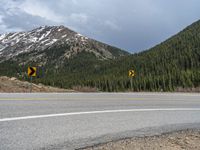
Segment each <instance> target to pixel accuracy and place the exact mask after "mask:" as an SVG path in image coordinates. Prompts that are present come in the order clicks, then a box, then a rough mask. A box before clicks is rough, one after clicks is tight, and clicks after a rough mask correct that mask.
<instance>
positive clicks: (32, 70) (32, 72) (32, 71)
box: [29, 67, 35, 76]
mask: <svg viewBox="0 0 200 150" xmlns="http://www.w3.org/2000/svg"><path fill="white" fill-rule="evenodd" d="M30 70H31V73H30V74H29V75H30V76H32V75H33V74H34V73H35V70H34V69H33V68H32V67H30Z"/></svg>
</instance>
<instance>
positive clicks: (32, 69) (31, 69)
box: [28, 67, 37, 77]
mask: <svg viewBox="0 0 200 150" xmlns="http://www.w3.org/2000/svg"><path fill="white" fill-rule="evenodd" d="M36 71H37V69H36V67H28V76H29V77H35V76H36Z"/></svg>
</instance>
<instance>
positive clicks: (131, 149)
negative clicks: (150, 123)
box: [84, 130, 200, 150]
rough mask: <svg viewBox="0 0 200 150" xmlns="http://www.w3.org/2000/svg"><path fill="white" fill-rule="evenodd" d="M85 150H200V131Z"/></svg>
mask: <svg viewBox="0 0 200 150" xmlns="http://www.w3.org/2000/svg"><path fill="white" fill-rule="evenodd" d="M84 150H200V130H186V131H178V132H173V133H167V134H163V135H160V136H151V137H140V138H139V137H138V138H132V139H125V140H121V141H117V142H109V143H107V144H102V145H98V146H95V147H90V148H85V149H84Z"/></svg>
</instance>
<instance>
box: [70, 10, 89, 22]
mask: <svg viewBox="0 0 200 150" xmlns="http://www.w3.org/2000/svg"><path fill="white" fill-rule="evenodd" d="M69 19H70V20H71V21H73V22H75V23H80V24H86V23H87V22H88V16H87V15H86V14H84V13H72V14H71V15H70V16H69Z"/></svg>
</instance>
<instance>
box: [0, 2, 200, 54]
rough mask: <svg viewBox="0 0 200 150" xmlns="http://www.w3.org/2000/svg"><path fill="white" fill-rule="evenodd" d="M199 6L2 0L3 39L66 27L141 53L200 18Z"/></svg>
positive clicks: (161, 3) (152, 3) (1, 28)
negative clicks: (49, 27)
mask: <svg viewBox="0 0 200 150" xmlns="http://www.w3.org/2000/svg"><path fill="white" fill-rule="evenodd" d="M199 8H200V1H199V0H176V1H174V0H168V1H166V0H126V1H124V0H84V1H83V0H57V1H55V0H43V1H41V0H1V1H0V33H3V32H10V31H20V30H30V29H33V28H35V27H38V26H41V25H61V24H62V25H65V26H67V27H69V28H72V29H74V30H76V31H77V32H80V33H82V34H84V35H87V36H89V37H91V38H95V39H97V40H100V41H102V42H106V43H108V44H111V45H114V46H117V47H120V48H123V49H126V50H129V51H130V52H137V51H141V50H144V49H147V48H150V47H152V46H154V45H155V44H158V43H160V42H162V41H163V40H165V39H166V38H168V37H170V36H171V35H173V34H175V33H177V32H178V31H180V30H182V29H183V28H184V27H186V26H187V25H189V24H191V23H192V22H194V21H196V20H198V19H199V18H200V9H199Z"/></svg>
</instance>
